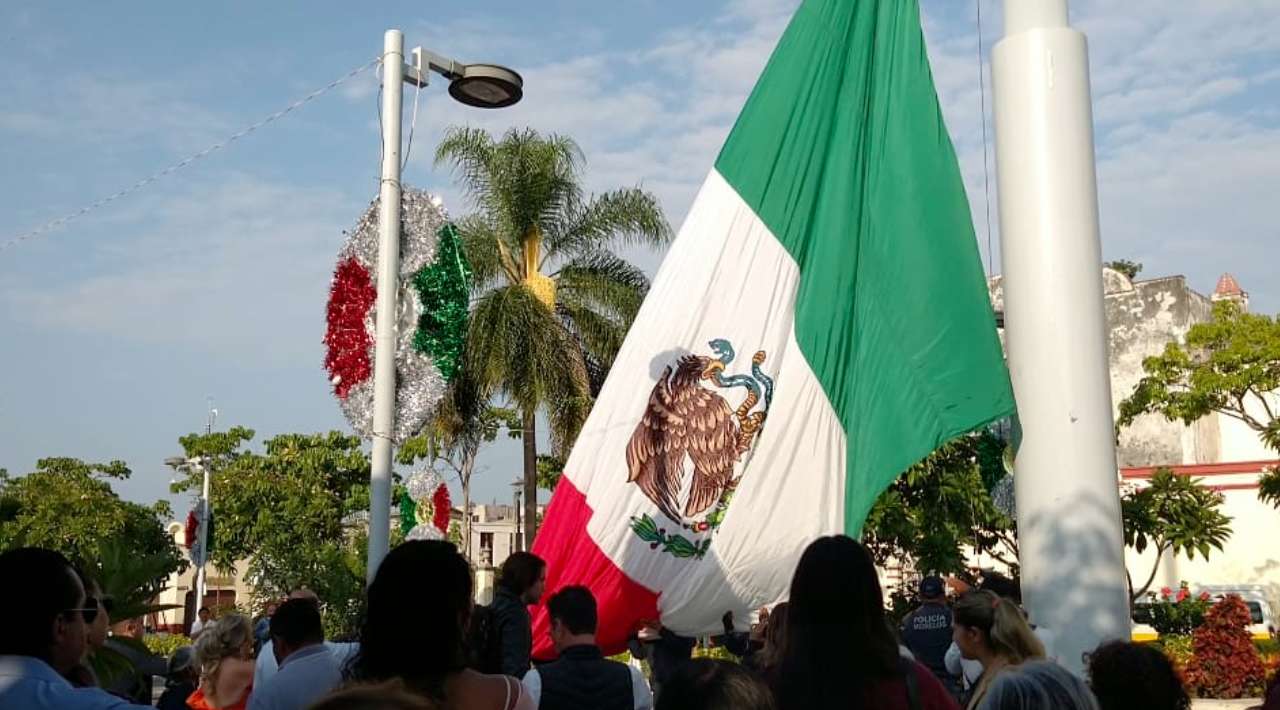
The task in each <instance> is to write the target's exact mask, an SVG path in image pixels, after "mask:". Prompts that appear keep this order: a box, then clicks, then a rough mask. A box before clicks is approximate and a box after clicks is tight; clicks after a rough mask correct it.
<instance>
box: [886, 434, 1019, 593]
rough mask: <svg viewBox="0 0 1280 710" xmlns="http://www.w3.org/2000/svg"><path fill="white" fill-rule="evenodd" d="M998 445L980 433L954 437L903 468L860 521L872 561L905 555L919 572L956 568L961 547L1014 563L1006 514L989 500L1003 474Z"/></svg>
mask: <svg viewBox="0 0 1280 710" xmlns="http://www.w3.org/2000/svg"><path fill="white" fill-rule="evenodd" d="M1004 448H1005V445H1004V443H1003V442H1002V441H1000V440H999V439H998V438H997V437H995V436H994V435H993V434H991V433H990V432H987V431H982V432H978V433H975V434H971V435H969V436H964V437H960V438H958V439H956V440H954V441H952V442H950V443H948V444H946V445H945V446H943V447H942V448H940V449H938V450H937V451H935V452H934V453H932V454H930V455H929V457H928V458H926V459H924V460H923V461H921V462H920V463H918V464H916V465H915V466H912V467H911V468H909V469H907V471H906V472H904V473H903V474H902V475H901V476H899V477H898V479H897V480H896V481H894V483H893V484H892V485H891V486H889V488H888V489H887V490H886V491H885V492H884V493H882V494H881V495H880V497H879V498H878V499H877V500H876V503H875V505H874V506H873V507H872V508H871V512H870V513H869V514H868V515H867V521H866V524H865V525H864V527H863V534H862V535H863V542H864V543H865V544H866V545H867V548H868V549H869V550H870V551H871V554H872V556H873V557H874V558H875V559H876V561H877V562H879V563H884V562H886V561H888V560H889V559H890V558H895V559H899V560H902V559H910V560H911V561H912V562H914V564H915V567H916V568H917V569H919V570H929V571H934V572H939V573H962V572H964V570H965V567H966V551H967V548H976V549H981V550H982V551H983V552H985V553H987V554H990V555H991V556H992V557H994V558H995V559H997V560H1000V561H1001V562H1004V563H1005V564H1007V565H1011V566H1016V564H1017V559H1018V558H1017V549H1018V548H1017V540H1016V537H1015V535H1014V524H1013V520H1012V519H1010V518H1009V516H1007V515H1005V514H1004V513H1003V512H1001V511H1000V509H998V508H997V507H996V506H995V504H994V503H993V502H992V499H991V494H990V492H989V491H990V489H991V487H992V486H994V485H995V483H996V482H997V481H998V480H999V479H1000V478H1001V477H1003V476H1004V475H1005V469H1004V464H1003V451H1004Z"/></svg>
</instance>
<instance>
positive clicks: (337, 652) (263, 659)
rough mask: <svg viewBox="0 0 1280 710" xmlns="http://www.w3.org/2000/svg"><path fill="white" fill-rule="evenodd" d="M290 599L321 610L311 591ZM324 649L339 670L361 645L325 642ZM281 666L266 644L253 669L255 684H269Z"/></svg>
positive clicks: (292, 595)
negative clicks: (335, 662)
mask: <svg viewBox="0 0 1280 710" xmlns="http://www.w3.org/2000/svg"><path fill="white" fill-rule="evenodd" d="M289 599H290V600H292V599H303V600H306V601H309V602H311V603H312V604H313V605H315V607H316V609H319V608H320V597H317V596H316V593H315V592H313V591H311V590H310V589H305V588H304V589H298V590H295V591H293V592H291V593H290V594H289ZM324 647H325V648H327V649H329V653H331V654H333V658H334V660H335V661H337V663H338V668H339V669H345V668H346V667H347V662H348V661H350V660H351V658H352V657H354V656H355V655H356V651H357V650H359V648H360V644H358V643H342V642H338V641H325V642H324ZM279 667H280V664H279V662H278V661H276V656H275V653H274V652H273V651H272V650H271V644H264V645H263V646H262V649H261V650H259V651H258V660H257V662H256V664H255V665H254V667H253V683H254V685H255V686H260V685H262V684H263V683H265V682H267V681H268V680H269V679H270V678H271V677H272V676H274V675H275V674H276V671H277V670H279Z"/></svg>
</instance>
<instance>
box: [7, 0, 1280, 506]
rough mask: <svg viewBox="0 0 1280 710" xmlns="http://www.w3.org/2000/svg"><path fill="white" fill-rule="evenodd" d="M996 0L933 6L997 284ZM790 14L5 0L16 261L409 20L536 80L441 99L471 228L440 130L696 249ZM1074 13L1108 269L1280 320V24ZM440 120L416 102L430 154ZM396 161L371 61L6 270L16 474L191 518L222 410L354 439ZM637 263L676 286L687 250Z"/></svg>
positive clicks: (284, 102) (360, 60)
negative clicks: (525, 163)
mask: <svg viewBox="0 0 1280 710" xmlns="http://www.w3.org/2000/svg"><path fill="white" fill-rule="evenodd" d="M977 1H978V3H979V4H974V3H956V2H947V1H945V0H921V5H922V13H923V24H924V30H925V35H926V38H927V41H928V46H929V53H930V59H931V62H932V66H933V71H934V78H935V83H936V85H937V90H938V94H939V99H940V101H941V103H942V107H943V112H944V115H945V117H946V120H947V124H948V127H949V130H950V132H951V135H952V139H953V141H954V143H955V145H956V149H957V152H958V156H959V159H960V163H961V170H962V174H963V175H964V179H965V185H966V189H967V191H968V195H969V200H970V204H971V206H972V211H973V215H974V224H975V234H976V236H977V240H978V243H979V249H980V251H981V253H982V258H983V260H984V263H985V264H988V265H990V266H991V267H992V269H993V270H994V271H997V272H998V271H999V258H1000V255H999V232H998V225H997V224H996V221H997V204H998V203H997V199H996V195H995V194H994V192H995V174H994V169H995V167H994V155H993V153H992V151H993V150H994V135H993V134H992V133H991V132H990V126H989V123H988V135H987V144H986V149H985V150H984V139H983V132H982V127H983V116H984V113H983V108H982V104H983V101H984V98H985V102H986V107H987V112H986V115H987V116H988V118H989V114H990V101H991V96H990V89H989V74H988V72H987V71H986V69H987V67H985V65H984V66H981V67H980V65H979V27H981V36H982V44H983V46H982V53H983V54H984V55H985V56H986V57H989V56H990V48H991V45H992V44H993V43H994V42H995V41H996V40H998V38H999V36H1000V34H1001V31H1002V22H1001V13H1000V7H999V6H1000V3H998V2H994V1H993V0H977ZM795 6H796V1H795V0H734V1H730V2H712V1H709V0H705V1H703V2H695V3H674V2H659V1H658V0H632V1H631V2H627V3H601V2H589V1H586V0H582V1H570V0H544V1H543V2H540V3H537V4H535V5H530V4H529V3H524V2H486V1H483V0H475V1H474V2H468V3H430V4H428V3H405V2H395V1H387V2H382V3H377V4H376V5H374V4H369V3H347V2H341V3H339V2H310V3H305V4H304V3H294V4H286V3H261V2H225V3H162V2H137V3H127V4H118V3H115V4H113V3H87V4H86V3H81V4H75V5H74V6H72V5H60V4H55V3H4V4H3V5H2V6H0V66H3V67H4V71H3V72H0V96H3V97H4V99H3V101H0V156H3V161H2V164H3V165H4V167H3V169H0V247H2V246H3V245H4V244H5V243H7V242H9V241H10V240H11V239H12V238H14V237H17V236H19V235H21V234H24V233H26V232H28V231H30V230H32V229H35V228H38V227H40V226H41V225H43V224H45V223H47V222H49V221H50V220H53V219H55V218H58V217H61V216H63V215H66V214H68V213H72V212H75V211H77V210H79V209H80V208H82V207H84V206H86V205H89V204H91V203H94V202H95V201H97V200H100V199H101V198H104V197H106V196H108V195H112V194H113V193H116V192H117V191H119V190H121V189H123V188H126V187H128V186H130V185H132V184H134V183H136V182H137V181H139V180H141V179H143V178H145V177H147V176H149V175H151V174H153V173H155V172H157V171H159V170H161V169H163V168H165V167H166V166H169V165H172V164H174V163H176V162H178V161H180V160H182V159H184V158H186V157H189V156H191V155H193V154H195V153H198V152H200V151H202V150H204V149H205V148H207V147H209V146H210V145H213V144H216V143H219V142H222V141H224V140H225V139H226V138H227V137H229V136H231V135H234V134H236V133H237V132H239V131H240V130H241V129H243V128H245V127H247V126H250V125H252V124H254V123H256V122H257V121H259V120H260V119H262V118H264V117H266V116H268V115H270V114H272V113H273V112H275V111H278V110H280V109H282V108H284V107H286V106H288V105H289V104H291V103H292V102H293V101H295V100H296V99H299V98H301V97H303V96H306V95H307V94H308V93H310V92H311V91H313V90H315V89H317V88H320V87H322V86H325V85H326V84H328V83H329V82H330V81H332V80H334V79H337V78H339V77H341V76H344V75H346V74H347V73H348V72H349V71H351V70H353V69H356V68H357V67H360V66H362V65H365V64H366V63H368V62H370V61H371V60H373V59H374V58H375V57H377V56H378V55H379V54H380V53H381V49H382V35H383V32H384V30H386V29H388V28H393V27H395V28H401V29H403V30H404V32H405V44H406V48H412V47H414V46H418V45H422V46H426V47H429V48H431V49H433V50H435V51H437V52H439V53H442V54H446V55H450V56H453V57H456V58H458V59H460V60H463V61H486V62H494V63H502V64H506V65H509V66H511V67H513V68H515V69H517V70H518V71H520V72H521V74H522V75H523V76H524V79H525V99H524V101H522V102H521V103H520V104H518V105H517V106H515V107H512V108H510V109H505V110H502V111H479V110H476V109H470V108H467V107H464V106H461V105H459V104H457V103H454V102H452V101H451V100H450V99H449V98H448V96H447V94H446V92H445V91H444V87H443V83H444V82H442V81H438V82H436V83H434V84H433V85H432V86H429V87H427V88H426V89H425V90H423V91H422V92H421V95H420V96H418V97H417V101H418V102H419V103H418V115H417V119H416V122H414V127H413V142H412V144H411V148H410V157H409V162H408V166H407V169H406V172H405V176H404V181H405V183H407V184H411V185H414V186H417V187H420V188H424V189H428V190H431V191H433V192H436V193H438V194H440V195H441V196H442V197H443V199H444V200H445V204H446V206H447V207H448V208H449V209H450V211H451V212H452V213H453V214H455V215H459V216H460V215H463V214H466V212H467V211H468V205H467V203H466V200H465V199H464V197H463V195H462V194H461V193H460V192H459V190H458V189H457V187H456V186H455V185H454V184H453V182H452V180H451V177H450V175H449V173H448V171H447V170H445V169H435V168H434V167H433V166H432V163H431V156H432V153H433V148H434V145H435V143H436V142H437V141H438V140H439V138H440V136H441V135H442V132H443V130H444V129H445V127H447V126H450V125H475V126H481V127H484V128H486V129H489V130H492V131H497V132H501V131H504V130H506V129H508V128H511V127H522V126H530V127H533V128H536V129H538V130H539V131H544V132H556V133H562V134H567V135H570V136H572V137H573V138H575V139H576V140H577V141H578V142H579V144H580V145H581V146H582V148H583V150H584V152H585V154H586V156H587V165H586V182H587V186H588V188H589V189H592V190H596V191H600V190H606V189H611V188H616V187H623V186H634V185H639V186H641V187H643V188H644V189H647V190H650V191H652V192H653V193H654V194H656V195H657V196H658V198H659V199H660V201H661V204H662V206H663V208H664V210H665V212H666V214H667V217H668V219H669V220H670V222H671V224H672V225H673V227H678V226H679V224H680V222H681V220H682V219H683V217H684V214H685V212H686V211H687V209H688V207H689V204H690V203H691V201H692V199H693V196H694V194H695V192H696V190H697V188H698V186H699V185H700V184H701V181H702V180H703V178H704V177H705V175H706V173H707V171H708V170H709V168H710V167H711V164H712V162H713V161H714V158H715V155H716V153H717V151H718V149H719V146H720V144H721V143H722V141H723V140H724V137H725V136H726V135H727V133H728V130H729V128H730V127H731V125H732V122H733V120H734V118H735V117H736V115H737V112H738V110H739V108H740V107H741V105H742V103H743V101H744V99H745V98H746V95H747V94H748V92H749V91H750V89H751V86H752V85H753V83H754V81H755V78H756V76H757V75H758V74H759V72H760V70H761V68H762V67H763V66H764V63H765V61H766V60H767V59H768V55H769V52H770V51H771V49H772V47H773V45H774V43H775V42H776V40H777V38H778V36H779V35H780V34H781V32H782V30H783V28H784V27H785V25H786V22H787V19H788V18H789V17H790V14H791V12H792V11H793V10H794V8H795ZM979 9H981V17H982V22H981V25H979V22H978V10H979ZM1071 20H1072V23H1073V24H1075V25H1076V26H1077V27H1079V28H1080V29H1082V30H1083V31H1084V32H1085V33H1086V34H1087V35H1088V37H1089V42H1090V61H1091V72H1092V84H1093V101H1094V121H1095V139H1096V145H1097V161H1098V163H1097V171H1098V185H1099V201H1100V210H1101V228H1102V229H1101V233H1102V247H1103V254H1104V257H1105V258H1107V259H1122V258H1123V259H1130V260H1133V261H1138V262H1141V263H1142V264H1143V265H1144V271H1143V275H1144V276H1163V275H1169V274H1184V275H1186V277H1187V279H1188V281H1189V284H1190V285H1191V286H1192V288H1194V289H1196V290H1199V291H1201V292H1202V293H1209V292H1211V291H1212V290H1213V287H1214V283H1215V282H1216V280H1217V278H1218V276H1219V275H1220V274H1221V273H1223V272H1231V273H1233V274H1234V275H1235V276H1236V277H1237V279H1238V280H1239V282H1240V284H1241V285H1242V286H1243V287H1244V289H1245V290H1246V291H1248V292H1249V293H1250V295H1251V299H1252V304H1253V308H1254V310H1256V311H1262V312H1267V313H1275V312H1276V311H1277V310H1280V282H1277V280H1276V279H1275V272H1276V268H1277V265H1278V264H1280V228H1278V227H1277V226H1276V224H1277V221H1276V220H1275V219H1274V217H1273V216H1272V215H1273V212H1274V207H1275V205H1274V202H1275V199H1276V197H1277V196H1278V195H1280V5H1277V4H1276V3H1275V2H1274V0H1178V2H1164V1H1156V0H1131V1H1130V2H1126V3H1115V2H1105V1H1103V0H1077V1H1076V2H1073V3H1072V14H1071ZM980 77H982V79H981V80H980ZM983 80H987V81H988V85H987V90H986V94H985V97H984V95H983V93H982V92H981V91H980V81H983ZM414 101H415V92H414V91H413V90H412V87H406V93H405V106H406V114H405V120H406V128H405V135H406V136H407V135H408V133H409V122H410V119H411V115H412V106H413V103H414ZM984 156H986V160H985V163H986V165H987V170H988V171H989V175H987V176H984ZM378 170H379V129H378V119H377V84H376V78H375V75H374V72H373V71H372V70H367V71H364V72H362V73H360V74H358V75H357V76H355V77H354V78H352V79H350V80H348V81H346V82H344V83H342V84H341V85H339V86H338V87H337V88H335V89H333V90H332V91H329V92H327V93H326V94H324V95H322V96H320V97H319V98H317V99H315V100H314V101H311V102H309V103H308V104H306V105H305V106H303V107H301V108H299V109H297V110H296V111H294V112H292V113H290V114H288V115H287V116H285V117H283V118H281V119H280V120H279V121H276V122H274V123H271V124H269V125H267V126H264V127H263V128H261V129H259V130H257V131H255V132H253V133H251V134H249V135H247V136H246V137H244V138H242V139H239V140H237V141H235V142H234V143H231V144H230V145H229V146H228V147H227V148H225V149H223V150H219V151H215V152H213V153H211V154H210V155H209V156H208V157H206V158H204V159H202V160H199V161H197V162H195V163H194V164H192V165H190V166H189V167H186V168H184V169H182V170H179V171H176V172H174V173H171V174H168V175H166V176H164V177H163V178H161V179H158V180H156V181H155V182H153V183H151V184H149V185H147V186H146V187H144V188H142V189H140V190H138V191H136V192H134V193H132V194H130V195H127V196H125V197H122V198H120V199H118V200H115V201H113V202H111V203H109V204H107V205H105V206H102V207H99V208H97V209H94V210H92V211H90V212H88V213H86V214H84V215H83V216H81V217H79V218H77V219H75V220H73V221H71V222H69V223H67V224H65V225H63V226H61V227H58V228H56V229H52V230H49V231H47V232H45V233H43V234H40V235H38V236H36V237H33V238H30V239H25V240H23V241H21V242H20V243H17V244H15V245H13V246H12V247H11V248H7V249H4V248H0V333H3V336H0V468H7V469H8V470H9V471H10V472H11V473H15V474H21V473H25V472H28V471H30V470H32V469H33V468H34V466H35V462H36V460H37V459H39V458H42V457H46V456H73V457H78V458H83V459H86V460H91V461H106V460H111V459H122V460H124V461H126V462H127V463H128V464H129V465H130V466H132V468H133V470H134V475H133V477H132V478H131V479H130V480H128V481H125V482H122V483H119V484H117V486H116V487H117V490H118V491H119V492H120V493H121V494H122V495H123V496H125V497H127V498H129V499H132V500H137V501H142V502H150V501H154V500H156V499H157V498H160V497H167V496H168V491H167V488H168V482H169V478H170V474H169V472H168V470H167V469H166V468H165V467H164V465H163V460H164V458H165V457H167V456H172V455H175V454H177V453H180V447H179V446H178V443H177V440H178V437H179V436H182V435H184V434H186V433H189V432H192V431H197V430H199V429H201V428H202V427H203V426H204V422H205V413H206V407H207V402H208V398H210V397H212V399H213V402H214V406H216V407H217V409H218V410H219V417H218V420H217V427H218V428H220V429H221V428H225V427H228V426H232V425H243V426H247V427H250V428H252V429H254V430H255V431H256V432H257V434H258V438H257V442H258V443H259V444H260V442H261V441H263V440H264V439H266V438H269V437H270V436H272V435H274V434H277V433H285V432H312V431H327V430H330V429H345V428H346V425H345V422H344V420H343V418H342V416H341V413H340V411H339V409H338V406H337V403H336V401H335V400H334V398H333V396H332V394H331V392H330V389H329V386H328V383H327V381H326V375H325V373H324V371H323V369H322V366H321V363H322V358H323V348H322V344H321V338H322V336H323V333H324V306H325V301H326V298H327V293H328V287H329V280H330V277H331V274H332V270H333V267H334V262H335V259H336V255H337V250H338V248H339V246H340V245H341V243H342V240H343V234H342V232H343V230H344V229H349V228H350V227H351V226H352V225H353V224H354V223H355V221H356V219H357V218H358V216H359V215H360V213H361V212H362V211H363V210H364V209H365V207H366V206H367V205H368V203H369V200H370V199H372V198H373V197H374V196H375V193H376V191H377V176H378ZM986 177H989V181H990V184H989V190H988V185H987V180H986V179H985V178H986ZM988 206H989V209H988ZM988 213H989V214H990V220H988V217H987V215H988ZM988 244H991V245H992V247H993V248H992V249H991V251H992V252H994V253H989V251H988ZM628 255H629V256H630V257H631V258H633V259H634V260H635V262H636V263H637V264H639V265H640V266H642V267H643V268H645V269H646V271H648V272H649V273H650V274H652V273H653V271H654V270H655V269H656V267H657V265H658V264H659V263H660V261H661V258H662V255H661V254H657V253H651V252H644V251H633V252H629V253H628ZM519 470H520V452H519V446H518V442H498V443H496V444H494V445H491V446H490V447H488V448H487V449H485V451H484V452H483V453H482V454H481V458H480V461H479V469H478V472H477V474H476V477H475V482H474V497H475V499H476V500H477V501H480V502H485V501H489V500H498V501H507V500H509V499H510V493H511V488H510V482H511V481H513V480H514V479H515V478H516V477H517V476H518V474H519ZM405 472H406V473H407V471H405ZM214 494H215V499H216V491H215V492H214ZM456 495H457V494H456V492H455V496H456ZM174 500H175V502H177V503H178V504H179V510H182V509H185V507H186V502H185V501H179V500H177V499H174Z"/></svg>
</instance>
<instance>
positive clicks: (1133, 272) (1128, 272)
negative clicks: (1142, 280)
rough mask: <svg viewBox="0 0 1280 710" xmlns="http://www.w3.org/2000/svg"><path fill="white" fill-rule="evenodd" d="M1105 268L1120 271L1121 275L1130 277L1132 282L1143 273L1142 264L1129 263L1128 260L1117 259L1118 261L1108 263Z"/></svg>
mask: <svg viewBox="0 0 1280 710" xmlns="http://www.w3.org/2000/svg"><path fill="white" fill-rule="evenodd" d="M1103 266H1105V267H1107V268H1109V269H1114V270H1115V271H1119V272H1120V273H1122V274H1124V275H1125V276H1127V277H1129V280H1130V281H1132V280H1134V279H1136V278H1138V274H1139V273H1140V272H1141V271H1142V264H1139V263H1138V262H1136V261H1129V260H1128V259H1117V260H1116V261H1108V262H1107V263H1105V264H1103Z"/></svg>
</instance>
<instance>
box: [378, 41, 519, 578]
mask: <svg viewBox="0 0 1280 710" xmlns="http://www.w3.org/2000/svg"><path fill="white" fill-rule="evenodd" d="M412 55H413V63H412V64H406V63H405V61H404V33H402V32H401V31H400V30H387V33H386V34H385V35H384V36H383V44H382V181H381V188H380V190H379V194H378V205H379V208H378V300H377V311H378V315H377V322H376V323H375V326H374V343H375V344H374V353H373V356H374V363H373V456H372V459H373V460H372V462H371V467H370V468H371V470H370V475H369V479H370V480H369V566H368V580H369V582H370V583H372V582H373V575H374V573H375V572H377V570H378V565H379V564H381V563H382V558H384V557H386V555H387V549H388V548H389V547H390V543H391V539H390V538H391V436H392V433H393V432H394V431H395V402H396V354H395V353H396V347H395V338H396V323H395V318H396V313H397V312H398V306H397V304H396V296H397V293H398V290H399V289H398V288H397V286H398V283H399V274H400V124H401V122H402V121H403V117H402V116H401V106H402V99H403V97H404V83H405V82H409V83H411V84H413V85H415V86H419V87H422V86H426V85H427V83H428V82H429V80H430V75H431V72H435V73H437V74H439V75H440V76H443V77H444V78H446V79H448V80H449V95H450V96H452V97H453V98H454V99H456V100H457V101H459V102H461V103H464V104H466V105H468V106H476V107H479V108H502V107H505V106H510V105H512V104H514V103H516V102H517V101H519V100H520V99H521V97H523V96H524V80H523V79H521V78H520V75H519V74H517V73H516V72H514V71H512V70H510V69H507V68H505V67H500V66H497V65H495V64H462V63H461V62H458V61H455V60H453V59H450V58H448V57H443V56H440V55H439V54H436V53H435V52H432V51H430V50H426V49H423V48H421V47H417V48H415V49H414V50H413V52H412Z"/></svg>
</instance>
